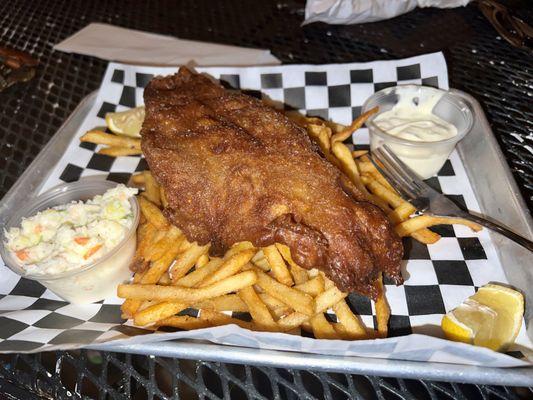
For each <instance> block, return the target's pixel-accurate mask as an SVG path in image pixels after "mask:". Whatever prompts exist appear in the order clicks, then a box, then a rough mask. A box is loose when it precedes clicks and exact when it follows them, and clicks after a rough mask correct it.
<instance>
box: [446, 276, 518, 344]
mask: <svg viewBox="0 0 533 400" xmlns="http://www.w3.org/2000/svg"><path fill="white" fill-rule="evenodd" d="M523 315H524V296H523V295H522V293H520V292H518V291H516V290H514V289H511V288H508V287H506V286H501V285H495V284H488V285H485V286H483V287H481V288H479V290H478V291H477V293H476V294H474V295H473V296H470V297H469V298H468V299H466V300H465V302H464V303H463V304H461V305H460V306H458V307H457V308H455V309H453V310H452V311H450V312H449V313H448V314H446V315H445V316H444V317H443V318H442V322H441V327H442V330H443V331H444V333H445V335H446V337H447V338H448V339H450V340H454V341H458V342H464V343H470V344H475V345H477V346H483V347H488V348H489V349H492V350H496V351H499V350H504V349H505V348H507V347H508V346H509V345H510V344H512V343H513V342H514V340H515V339H516V336H517V335H518V332H519V331H520V327H521V326H522V316H523Z"/></svg>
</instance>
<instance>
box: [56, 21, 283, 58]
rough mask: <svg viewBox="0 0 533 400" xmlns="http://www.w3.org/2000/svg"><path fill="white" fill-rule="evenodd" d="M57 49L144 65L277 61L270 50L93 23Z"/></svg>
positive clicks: (63, 42)
mask: <svg viewBox="0 0 533 400" xmlns="http://www.w3.org/2000/svg"><path fill="white" fill-rule="evenodd" d="M54 50H59V51H65V52H67V53H78V54H86V55H90V56H95V57H99V58H103V59H105V60H111V61H120V62H124V63H130V64H144V65H180V64H193V65H203V66H215V65H216V66H220V65H235V66H237V65H276V64H280V61H279V60H278V59H277V58H276V57H274V56H273V55H272V54H271V53H270V50H264V49H250V48H245V47H237V46H227V45H223V44H214V43H207V42H197V41H193V40H183V39H177V38H174V37H170V36H163V35H156V34H153V33H146V32H141V31H136V30H132V29H125V28H120V27H117V26H112V25H107V24H100V23H92V24H89V25H87V26H86V27H85V28H83V29H82V30H80V31H78V32H76V33H75V34H74V35H72V36H70V37H69V38H67V39H65V40H64V41H62V42H61V43H59V44H56V45H55V46H54Z"/></svg>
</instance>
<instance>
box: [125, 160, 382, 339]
mask: <svg viewBox="0 0 533 400" xmlns="http://www.w3.org/2000/svg"><path fill="white" fill-rule="evenodd" d="M132 181H133V183H134V184H136V185H138V186H142V187H144V188H145V190H144V192H142V193H141V195H140V196H139V197H138V200H139V204H140V208H141V213H142V218H141V223H140V225H139V228H138V231H137V237H138V244H137V250H136V253H135V258H134V261H133V264H132V268H133V269H134V270H135V271H137V272H136V273H135V275H134V278H133V282H132V283H131V284H122V285H119V287H118V296H119V297H121V298H124V299H126V300H125V302H124V303H123V305H122V314H123V318H126V319H132V320H133V323H134V324H135V325H137V326H154V327H160V326H167V327H175V328H179V329H187V330H189V329H198V328H206V327H212V326H219V325H226V324H236V325H238V326H240V327H243V328H247V329H251V330H255V331H270V332H286V333H290V334H300V333H301V330H302V329H303V330H306V331H308V332H310V333H312V334H313V335H314V336H315V337H316V338H319V339H348V340H355V339H367V338H375V337H385V336H386V335H387V324H388V319H389V316H390V309H389V306H388V304H387V302H386V300H385V296H384V291H383V284H382V282H381V280H380V287H381V290H380V295H379V299H378V301H377V302H376V314H377V330H374V329H368V328H366V327H365V326H364V325H363V324H362V322H361V321H360V319H359V318H358V316H356V315H355V314H354V313H353V312H352V310H351V309H350V307H349V306H348V304H347V303H346V301H345V298H346V297H347V295H348V293H343V292H341V291H340V290H339V289H337V288H336V287H335V285H334V283H333V282H332V281H331V280H329V279H328V278H327V277H326V276H325V275H324V274H323V273H322V272H321V271H318V270H316V269H315V270H311V271H308V270H305V269H303V268H301V267H299V266H298V265H297V264H296V263H295V262H294V261H293V259H292V257H291V254H290V250H289V248H288V247H287V246H285V245H282V244H279V243H276V244H274V245H271V246H268V247H264V248H256V247H254V246H253V245H252V243H250V242H240V243H236V244H234V245H233V246H232V247H231V248H230V249H229V250H228V251H227V252H226V254H224V256H223V257H210V256H209V245H206V246H200V245H198V243H196V242H192V243H191V242H189V241H188V240H187V239H186V237H185V236H184V235H183V233H182V232H181V231H180V230H179V229H178V228H177V227H175V226H173V225H172V224H170V223H169V222H168V221H167V219H166V218H165V216H164V215H163V214H162V212H161V208H160V207H161V206H163V207H164V206H165V204H166V197H165V193H164V190H163V189H162V188H161V187H159V186H158V184H157V182H156V181H155V180H154V178H153V177H152V176H151V174H150V173H149V172H148V171H145V172H143V173H141V174H138V175H135V176H134V177H133V178H132ZM190 309H194V310H197V316H196V317H193V316H191V315H189V312H190ZM185 310H188V311H187V314H186V315H180V313H181V312H183V311H185ZM328 310H333V312H334V313H335V314H336V317H337V322H336V323H332V322H329V321H328V320H327V319H326V317H325V316H324V313H325V312H326V311H328ZM232 312H247V313H249V315H250V317H251V320H249V321H245V320H243V319H238V318H235V317H233V316H232V315H231V313H232Z"/></svg>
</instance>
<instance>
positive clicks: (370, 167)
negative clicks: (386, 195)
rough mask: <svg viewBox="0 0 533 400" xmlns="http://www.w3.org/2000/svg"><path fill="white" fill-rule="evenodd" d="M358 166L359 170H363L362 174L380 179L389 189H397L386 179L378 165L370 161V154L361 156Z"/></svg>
mask: <svg viewBox="0 0 533 400" xmlns="http://www.w3.org/2000/svg"><path fill="white" fill-rule="evenodd" d="M356 163H357V167H358V168H359V171H360V172H361V175H367V176H369V177H370V178H372V179H374V180H376V181H378V182H379V183H381V184H382V185H383V186H385V187H386V188H387V189H389V190H392V191H394V192H395V191H396V190H395V189H394V188H393V187H392V186H391V184H390V183H389V182H388V181H387V180H386V179H385V177H384V176H383V175H381V172H379V170H378V169H377V168H376V166H375V165H374V164H373V163H372V161H370V158H369V157H368V155H363V156H360V157H359V158H358V159H357V161H356Z"/></svg>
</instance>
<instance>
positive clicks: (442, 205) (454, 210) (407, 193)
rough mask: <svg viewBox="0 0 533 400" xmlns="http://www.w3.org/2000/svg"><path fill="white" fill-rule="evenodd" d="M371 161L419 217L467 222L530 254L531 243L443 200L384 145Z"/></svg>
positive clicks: (376, 150)
mask: <svg viewBox="0 0 533 400" xmlns="http://www.w3.org/2000/svg"><path fill="white" fill-rule="evenodd" d="M371 160H372V162H373V164H374V165H375V166H376V168H377V169H378V170H379V171H380V172H381V173H382V174H383V175H384V176H385V177H386V178H387V180H388V181H389V183H390V184H391V185H392V186H393V187H394V188H395V189H396V190H397V191H398V192H399V193H400V194H401V195H402V196H403V197H404V198H405V199H406V200H407V201H409V202H410V203H411V204H412V205H413V206H414V207H415V208H416V209H417V210H418V211H419V212H420V213H422V214H426V215H435V216H446V217H460V218H464V219H468V220H470V221H473V222H476V223H478V224H480V225H483V226H484V227H486V228H489V229H491V230H493V231H495V232H498V233H500V234H501V235H504V236H506V237H508V238H509V239H511V240H513V241H514V242H516V243H518V244H520V245H521V246H524V247H525V248H526V249H528V250H529V251H533V242H532V241H531V240H528V239H526V238H525V237H522V236H520V235H518V234H516V233H514V232H512V231H510V230H509V229H507V228H505V227H504V226H502V225H500V224H498V223H495V222H492V221H489V220H486V219H485V218H481V217H478V216H477V215H474V214H470V213H469V212H468V211H466V210H463V209H461V208H459V207H458V206H457V205H456V204H455V203H454V202H453V201H451V200H450V199H448V198H447V197H446V196H444V195H442V194H440V193H439V192H437V191H436V190H434V189H433V188H431V187H430V186H429V185H428V184H426V183H425V182H424V181H422V180H421V179H420V178H418V177H417V176H416V174H415V173H414V172H413V171H412V170H411V169H409V167H407V166H406V165H405V164H404V163H403V162H402V161H401V160H400V159H399V158H398V157H397V156H396V155H395V154H394V153H393V152H392V151H391V149H390V148H389V147H388V146H387V145H385V144H383V145H381V146H380V147H378V148H377V149H374V150H373V151H372V154H371Z"/></svg>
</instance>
